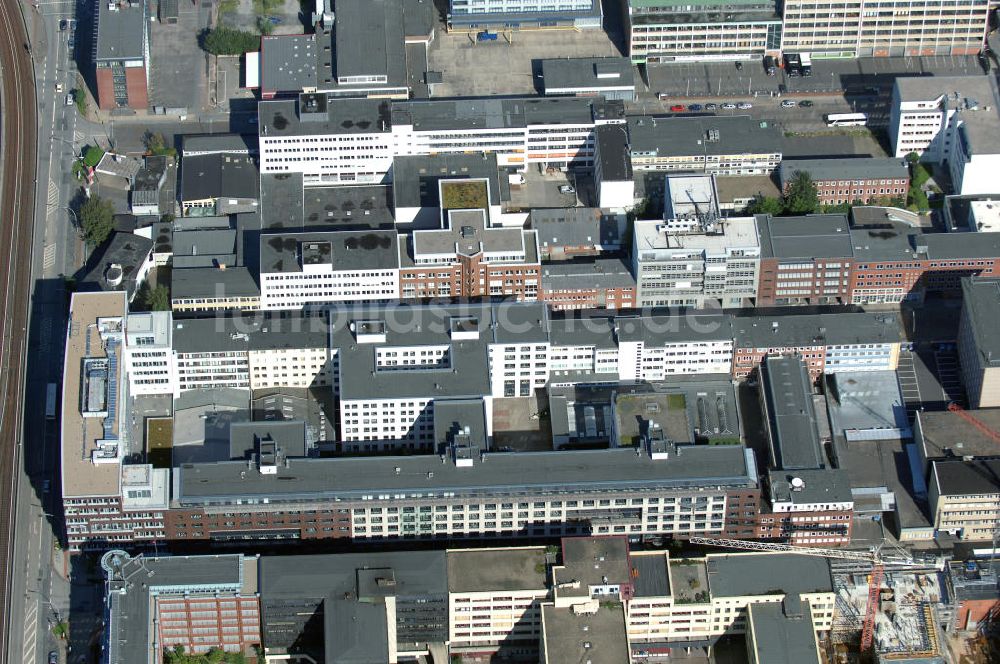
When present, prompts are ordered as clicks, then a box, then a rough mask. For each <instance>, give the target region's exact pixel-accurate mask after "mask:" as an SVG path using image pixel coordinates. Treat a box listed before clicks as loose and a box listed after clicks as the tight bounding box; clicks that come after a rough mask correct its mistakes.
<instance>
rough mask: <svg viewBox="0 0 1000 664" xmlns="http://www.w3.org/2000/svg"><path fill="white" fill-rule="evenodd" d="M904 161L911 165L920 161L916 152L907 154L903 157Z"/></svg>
mask: <svg viewBox="0 0 1000 664" xmlns="http://www.w3.org/2000/svg"><path fill="white" fill-rule="evenodd" d="M905 159H906V161H907V162H908V163H911V164H915V163H917V162H918V161H920V155H919V154H917V153H916V152H909V153H907V155H906V157H905Z"/></svg>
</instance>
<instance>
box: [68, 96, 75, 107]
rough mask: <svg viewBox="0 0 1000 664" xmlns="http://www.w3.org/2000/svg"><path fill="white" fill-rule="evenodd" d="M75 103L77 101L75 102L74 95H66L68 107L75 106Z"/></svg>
mask: <svg viewBox="0 0 1000 664" xmlns="http://www.w3.org/2000/svg"><path fill="white" fill-rule="evenodd" d="M75 103H76V100H75V99H73V95H72V93H71V94H68V95H66V105H67V106H72V105H73V104H75Z"/></svg>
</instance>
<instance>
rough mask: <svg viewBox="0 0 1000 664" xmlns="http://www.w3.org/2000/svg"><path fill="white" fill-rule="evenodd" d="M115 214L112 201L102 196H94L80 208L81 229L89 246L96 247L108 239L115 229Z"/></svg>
mask: <svg viewBox="0 0 1000 664" xmlns="http://www.w3.org/2000/svg"><path fill="white" fill-rule="evenodd" d="M114 213H115V210H114V208H113V207H112V205H111V201H107V200H104V199H103V198H101V197H100V196H92V197H90V198H88V199H87V201H86V202H85V203H84V204H83V205H81V206H80V210H79V213H78V216H79V218H80V227H81V229H82V230H83V238H84V239H85V240H86V241H87V243H88V244H89V245H91V246H92V247H96V246H99V245H101V244H102V243H103V242H104V241H105V240H107V239H108V236H109V235H111V231H113V230H114V228H115V219H114Z"/></svg>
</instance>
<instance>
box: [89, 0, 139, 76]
mask: <svg viewBox="0 0 1000 664" xmlns="http://www.w3.org/2000/svg"><path fill="white" fill-rule="evenodd" d="M148 30H149V26H148V25H147V24H146V3H145V2H143V1H142V0H139V1H138V2H131V1H129V2H115V1H113V0H98V1H97V35H96V37H95V44H94V60H95V61H102V60H143V59H144V58H145V55H146V40H147V39H148V35H149V32H148Z"/></svg>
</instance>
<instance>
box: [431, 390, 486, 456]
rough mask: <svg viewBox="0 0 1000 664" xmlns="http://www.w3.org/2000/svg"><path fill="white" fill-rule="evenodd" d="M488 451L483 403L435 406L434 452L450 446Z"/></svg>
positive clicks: (448, 402)
mask: <svg viewBox="0 0 1000 664" xmlns="http://www.w3.org/2000/svg"><path fill="white" fill-rule="evenodd" d="M456 444H457V445H463V446H469V447H475V448H478V449H480V450H485V449H486V448H487V435H486V403H485V402H484V401H483V400H482V399H441V400H439V401H436V402H434V449H436V450H442V449H446V448H448V447H450V446H452V445H456Z"/></svg>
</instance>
